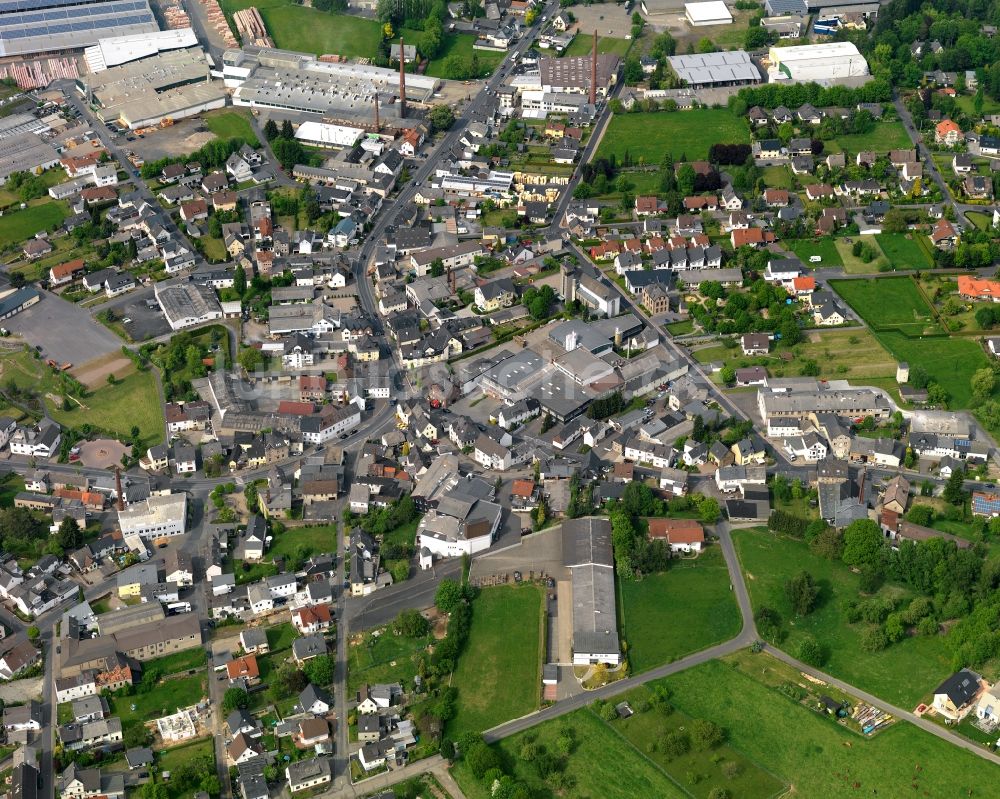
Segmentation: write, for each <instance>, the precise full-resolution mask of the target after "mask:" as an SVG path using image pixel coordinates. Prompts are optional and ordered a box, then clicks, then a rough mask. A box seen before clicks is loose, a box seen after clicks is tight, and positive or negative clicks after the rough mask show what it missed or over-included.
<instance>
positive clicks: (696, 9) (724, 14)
mask: <svg viewBox="0 0 1000 799" xmlns="http://www.w3.org/2000/svg"><path fill="white" fill-rule="evenodd" d="M684 17H685V18H686V19H687V21H688V24H689V25H692V26H694V27H701V26H704V25H731V24H732V23H733V15H732V14H731V13H730V12H729V9H728V8H727V7H726V4H725V3H723V2H722V0H708V2H704V3H685V4H684Z"/></svg>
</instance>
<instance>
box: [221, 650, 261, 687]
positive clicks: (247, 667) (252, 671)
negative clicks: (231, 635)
mask: <svg viewBox="0 0 1000 799" xmlns="http://www.w3.org/2000/svg"><path fill="white" fill-rule="evenodd" d="M226 676H227V677H229V679H230V680H238V679H240V678H241V677H242V678H243V679H245V680H248V681H253V680H259V679H260V669H259V668H258V666H257V658H256V657H254V656H253V655H244V656H243V657H239V658H236V659H235V660H230V661H229V662H228V663H227V664H226Z"/></svg>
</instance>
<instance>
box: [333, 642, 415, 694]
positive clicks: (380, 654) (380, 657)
mask: <svg viewBox="0 0 1000 799" xmlns="http://www.w3.org/2000/svg"><path fill="white" fill-rule="evenodd" d="M431 641H432V638H431V636H429V635H426V636H421V637H420V638H409V637H407V636H403V635H396V634H394V633H393V632H392V628H391V627H383V628H381V629H379V630H372V631H371V632H370V633H365V635H364V637H363V640H362V641H361V643H353V642H352V643H351V645H350V646H349V647H348V650H347V690H348V692H349V693H354V692H356V691H357V690H358V688H360V687H361V686H362V685H364V684H365V683H383V682H398V683H400V684H402V686H403V688H404V690H405V689H407V688H408V687H409V686H410V685H412V684H413V676H414V675H415V674H416V673H417V660H418V659H419V658H420V657H421V656H422V655H423V654H424V653H425V652H426V650H427V646H428V644H430V643H431Z"/></svg>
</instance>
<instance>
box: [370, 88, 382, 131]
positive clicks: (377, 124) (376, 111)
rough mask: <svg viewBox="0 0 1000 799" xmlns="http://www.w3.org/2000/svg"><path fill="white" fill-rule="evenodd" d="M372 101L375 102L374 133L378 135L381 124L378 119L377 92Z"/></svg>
mask: <svg viewBox="0 0 1000 799" xmlns="http://www.w3.org/2000/svg"><path fill="white" fill-rule="evenodd" d="M372 99H373V100H374V101H375V132H376V133H378V132H379V131H380V130H382V124H381V123H380V122H379V118H378V92H375V96H374V97H373V98H372Z"/></svg>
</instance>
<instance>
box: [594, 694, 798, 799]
mask: <svg viewBox="0 0 1000 799" xmlns="http://www.w3.org/2000/svg"><path fill="white" fill-rule="evenodd" d="M651 697H652V691H650V689H649V688H647V687H645V686H643V687H642V688H638V689H636V690H634V691H629V692H628V694H626V698H627V700H628V702H629V705H630V707H632V709H633V711H638V712H635V713H634V715H632V716H630V717H629V718H628V719H617V720H615V721H613V722H611V723H610V725H609V726H610V727H611V728H612V729H613V730H615V731H616V732H618V734H620V735H622V736H623V737H624V738H626V739H627V740H628V741H629V742H630V743H631V744H632V746H634V747H635V748H636V750H637V751H639V752H643V753H644V754H645V755H646V757H648V758H649V759H650V760H652V761H653V762H654V763H655V764H656V765H657V766H659V767H660V768H661V769H662V770H663V771H665V772H666V773H667V774H668V775H669V776H670V777H671V778H673V780H674V781H675V782H676V783H678V784H679V785H682V786H683V787H684V788H685V789H686V790H687V791H688V792H689V793H690V794H692V795H693V796H696V797H699V799H702V798H703V797H707V796H709V794H710V793H711V791H713V790H715V789H717V788H722V789H725V790H728V791H729V794H728V795H729V796H739V797H742V798H743V799H755V798H756V799H767V797H772V796H778V795H780V794H781V793H783V792H784V789H785V785H784V783H783V782H782V781H781V780H780V779H779V778H778V777H776V776H775V775H773V774H769V773H768V772H767V771H765V770H764V769H762V768H760V767H759V766H758V765H757V764H756V763H754V762H753V761H752V760H750V759H749V758H747V757H745V756H743V755H742V754H741V753H739V752H737V751H736V750H735V749H733V748H732V747H730V746H728V745H725V744H723V745H721V746H718V747H715V748H714V749H709V750H697V749H692V750H691V751H690V752H688V753H687V754H684V755H681V756H679V757H671V756H670V755H669V754H668V753H667V752H666V751H664V750H663V749H662V748H661V747H660V746H657V745H655V744H654V745H653V746H650V742H653V741H662V740H663V739H664V737H665V736H667V735H670V734H672V733H677V732H680V731H683V730H685V729H690V725H691V723H692V722H693V721H694V719H693V718H692V717H691V716H689V715H687V714H686V713H682V712H680V711H679V710H676V709H673V708H670V709H669V711H668V712H664V711H663V710H660V709H659V708H657V707H655V706H654V707H649V706H648V704H647V703H648V702H649V700H650V698H651ZM730 775H731V776H730ZM694 776H697V779H693V777H694Z"/></svg>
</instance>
